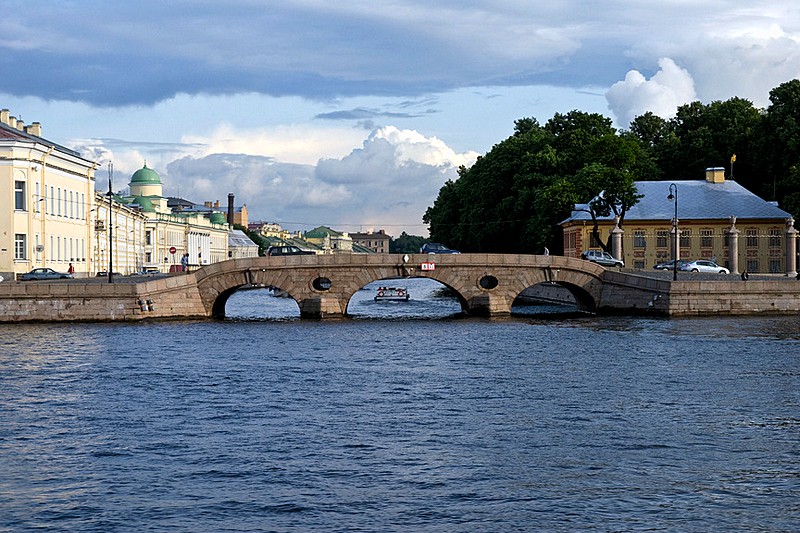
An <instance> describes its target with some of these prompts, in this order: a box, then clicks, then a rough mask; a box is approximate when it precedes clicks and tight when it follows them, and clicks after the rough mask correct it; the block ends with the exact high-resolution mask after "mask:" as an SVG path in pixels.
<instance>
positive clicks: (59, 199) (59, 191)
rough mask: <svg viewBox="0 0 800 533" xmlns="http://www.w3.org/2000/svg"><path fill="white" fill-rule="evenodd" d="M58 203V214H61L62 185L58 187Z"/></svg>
mask: <svg viewBox="0 0 800 533" xmlns="http://www.w3.org/2000/svg"><path fill="white" fill-rule="evenodd" d="M56 204H58V216H61V187H59V188H58V201H57V202H56Z"/></svg>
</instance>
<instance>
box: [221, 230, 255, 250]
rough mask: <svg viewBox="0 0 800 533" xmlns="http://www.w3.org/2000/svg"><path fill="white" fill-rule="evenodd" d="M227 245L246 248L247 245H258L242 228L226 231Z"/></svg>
mask: <svg viewBox="0 0 800 533" xmlns="http://www.w3.org/2000/svg"><path fill="white" fill-rule="evenodd" d="M228 247H229V248H247V247H256V248H258V245H257V244H256V243H254V242H253V241H252V240H251V239H250V237H248V236H247V234H245V232H243V231H242V230H238V229H235V230H231V231H229V232H228Z"/></svg>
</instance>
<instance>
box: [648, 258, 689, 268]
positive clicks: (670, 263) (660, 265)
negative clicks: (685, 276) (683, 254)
mask: <svg viewBox="0 0 800 533" xmlns="http://www.w3.org/2000/svg"><path fill="white" fill-rule="evenodd" d="M684 263H686V261H684V260H683V259H678V270H680V269H681V266H683V264H684ZM674 264H675V261H665V262H663V263H658V264H657V265H655V266H654V267H653V268H655V269H656V270H672V269H673V268H674V266H673V265H674Z"/></svg>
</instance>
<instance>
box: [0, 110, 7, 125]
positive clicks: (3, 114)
mask: <svg viewBox="0 0 800 533" xmlns="http://www.w3.org/2000/svg"><path fill="white" fill-rule="evenodd" d="M8 113H9V111H8V109H0V122H2V123H3V124H8V118H9V115H8Z"/></svg>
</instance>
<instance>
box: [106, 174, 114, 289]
mask: <svg viewBox="0 0 800 533" xmlns="http://www.w3.org/2000/svg"><path fill="white" fill-rule="evenodd" d="M113 176H114V163H111V162H109V163H108V233H107V235H108V282H109V283H114V226H113V219H112V218H111V217H112V215H113V211H114V192H113V189H112V187H111V178H112V177H113Z"/></svg>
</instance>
